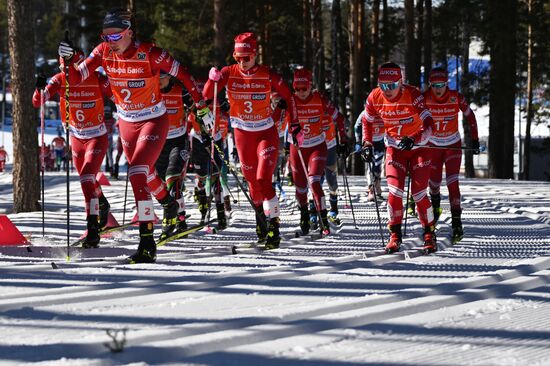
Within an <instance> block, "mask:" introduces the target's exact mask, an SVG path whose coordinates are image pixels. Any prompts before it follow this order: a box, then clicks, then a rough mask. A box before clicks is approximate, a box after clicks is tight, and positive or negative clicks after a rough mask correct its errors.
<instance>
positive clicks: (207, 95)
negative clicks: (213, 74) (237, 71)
mask: <svg viewBox="0 0 550 366" xmlns="http://www.w3.org/2000/svg"><path fill="white" fill-rule="evenodd" d="M220 72H221V77H220V79H219V80H218V81H214V80H212V79H210V78H208V80H207V81H206V84H205V85H204V89H203V91H202V96H203V97H204V99H206V100H208V99H212V98H214V83H216V82H217V83H218V93H219V92H220V91H221V90H222V89H223V88H225V86H226V85H227V81H228V80H229V67H228V66H225V67H223V68H222V69H221V70H220Z"/></svg>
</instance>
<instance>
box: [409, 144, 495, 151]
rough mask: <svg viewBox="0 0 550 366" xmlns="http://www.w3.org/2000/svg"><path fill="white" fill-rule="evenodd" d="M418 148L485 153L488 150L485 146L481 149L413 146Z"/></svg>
mask: <svg viewBox="0 0 550 366" xmlns="http://www.w3.org/2000/svg"><path fill="white" fill-rule="evenodd" d="M413 146H415V147H416V146H418V147H423V148H425V149H436V150H440V149H444V150H451V151H475V150H479V152H485V151H486V150H487V148H486V147H485V146H480V147H479V149H474V148H473V147H469V146H460V147H447V146H427V145H413Z"/></svg>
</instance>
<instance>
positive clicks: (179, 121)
mask: <svg viewBox="0 0 550 366" xmlns="http://www.w3.org/2000/svg"><path fill="white" fill-rule="evenodd" d="M162 99H163V100H164V104H165V106H166V113H167V114H168V121H169V123H170V128H169V130H168V137H167V138H169V139H173V138H176V137H180V136H183V135H184V134H185V133H186V132H187V118H186V116H185V109H184V104H183V88H182V86H181V85H179V84H173V85H172V87H171V88H170V90H169V91H166V92H162Z"/></svg>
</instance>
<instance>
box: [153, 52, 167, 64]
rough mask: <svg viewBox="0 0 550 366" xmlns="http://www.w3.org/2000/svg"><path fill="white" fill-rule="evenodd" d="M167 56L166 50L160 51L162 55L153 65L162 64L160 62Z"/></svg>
mask: <svg viewBox="0 0 550 366" xmlns="http://www.w3.org/2000/svg"><path fill="white" fill-rule="evenodd" d="M167 54H168V52H166V50H162V53H161V54H160V56H159V57H157V59H156V60H155V63H156V64H157V65H158V64H160V63H161V62H162V60H164V59H165V58H166V55H167Z"/></svg>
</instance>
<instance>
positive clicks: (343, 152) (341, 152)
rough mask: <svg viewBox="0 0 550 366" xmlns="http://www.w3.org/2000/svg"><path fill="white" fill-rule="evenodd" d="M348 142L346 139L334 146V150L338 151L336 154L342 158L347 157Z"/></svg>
mask: <svg viewBox="0 0 550 366" xmlns="http://www.w3.org/2000/svg"><path fill="white" fill-rule="evenodd" d="M349 150H350V149H349V144H348V143H347V141H341V143H340V144H339V145H338V146H337V147H336V151H337V153H338V156H339V157H340V158H342V159H345V158H347V157H348V155H349V153H350V151H349Z"/></svg>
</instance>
